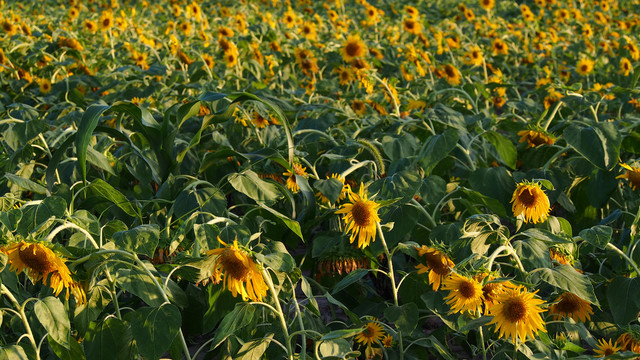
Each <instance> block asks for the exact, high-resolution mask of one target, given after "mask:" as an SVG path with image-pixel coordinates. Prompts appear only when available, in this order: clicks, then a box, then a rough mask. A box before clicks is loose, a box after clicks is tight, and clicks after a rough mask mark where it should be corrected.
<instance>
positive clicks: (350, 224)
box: [336, 184, 380, 249]
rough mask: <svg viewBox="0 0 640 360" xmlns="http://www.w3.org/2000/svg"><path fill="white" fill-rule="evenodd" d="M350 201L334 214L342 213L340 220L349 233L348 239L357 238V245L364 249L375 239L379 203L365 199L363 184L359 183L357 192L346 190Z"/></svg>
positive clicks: (378, 219) (378, 220) (378, 218)
mask: <svg viewBox="0 0 640 360" xmlns="http://www.w3.org/2000/svg"><path fill="white" fill-rule="evenodd" d="M348 194H349V200H350V202H349V203H347V204H343V205H342V206H340V209H339V210H338V211H336V214H343V216H342V220H343V221H344V224H345V226H346V227H347V233H349V232H350V233H351V236H350V237H349V241H350V242H351V243H353V241H354V240H355V239H356V238H358V247H359V248H361V249H364V248H365V247H367V246H369V243H370V242H372V241H375V240H376V233H377V228H376V227H377V225H376V224H377V223H379V222H380V217H379V216H378V208H379V207H380V204H378V203H376V202H375V201H372V200H368V199H367V193H366V191H365V188H364V185H363V184H360V189H359V190H358V193H357V194H356V193H354V192H352V191H349V192H348Z"/></svg>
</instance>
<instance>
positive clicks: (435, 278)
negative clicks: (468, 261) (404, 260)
mask: <svg viewBox="0 0 640 360" xmlns="http://www.w3.org/2000/svg"><path fill="white" fill-rule="evenodd" d="M418 255H420V256H424V259H425V263H424V264H418V265H416V269H418V274H423V273H426V272H427V271H429V284H431V286H432V287H433V290H434V291H438V289H439V288H440V282H442V280H444V278H445V277H446V276H447V275H449V273H451V268H453V267H454V266H455V264H454V263H453V261H451V259H450V258H449V257H448V256H447V255H445V254H444V253H443V252H442V251H440V250H438V249H434V248H431V247H427V246H424V245H422V247H420V248H418Z"/></svg>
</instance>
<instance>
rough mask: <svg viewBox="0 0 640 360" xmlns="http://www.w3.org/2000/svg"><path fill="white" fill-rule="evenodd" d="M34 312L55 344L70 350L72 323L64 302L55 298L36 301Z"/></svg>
mask: <svg viewBox="0 0 640 360" xmlns="http://www.w3.org/2000/svg"><path fill="white" fill-rule="evenodd" d="M33 310H34V312H35V313H36V316H37V317H38V321H40V324H42V326H43V327H44V328H45V329H46V330H47V332H49V335H50V336H51V338H53V340H55V342H57V343H58V344H60V345H62V346H63V347H65V348H66V349H70V346H71V345H70V344H69V336H70V329H71V323H70V321H69V315H68V314H67V311H66V310H65V309H64V305H62V302H61V301H60V300H59V299H58V298H56V297H53V296H48V297H46V298H44V299H42V300H38V301H36V303H35V305H34V306H33Z"/></svg>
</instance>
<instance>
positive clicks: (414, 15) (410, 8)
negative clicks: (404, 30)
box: [404, 5, 420, 19]
mask: <svg viewBox="0 0 640 360" xmlns="http://www.w3.org/2000/svg"><path fill="white" fill-rule="evenodd" d="M404 12H405V13H407V15H409V16H411V18H413V19H416V18H418V16H420V12H419V11H418V9H416V8H415V7H413V6H410V5H407V6H405V7H404Z"/></svg>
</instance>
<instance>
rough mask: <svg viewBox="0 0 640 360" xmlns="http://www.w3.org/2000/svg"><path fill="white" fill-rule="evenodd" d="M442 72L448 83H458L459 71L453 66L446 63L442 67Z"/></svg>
mask: <svg viewBox="0 0 640 360" xmlns="http://www.w3.org/2000/svg"><path fill="white" fill-rule="evenodd" d="M442 74H443V76H444V78H445V80H447V82H448V83H449V85H458V84H460V71H458V69H456V67H455V66H453V65H451V64H447V65H445V66H444V67H443V68H442Z"/></svg>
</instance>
